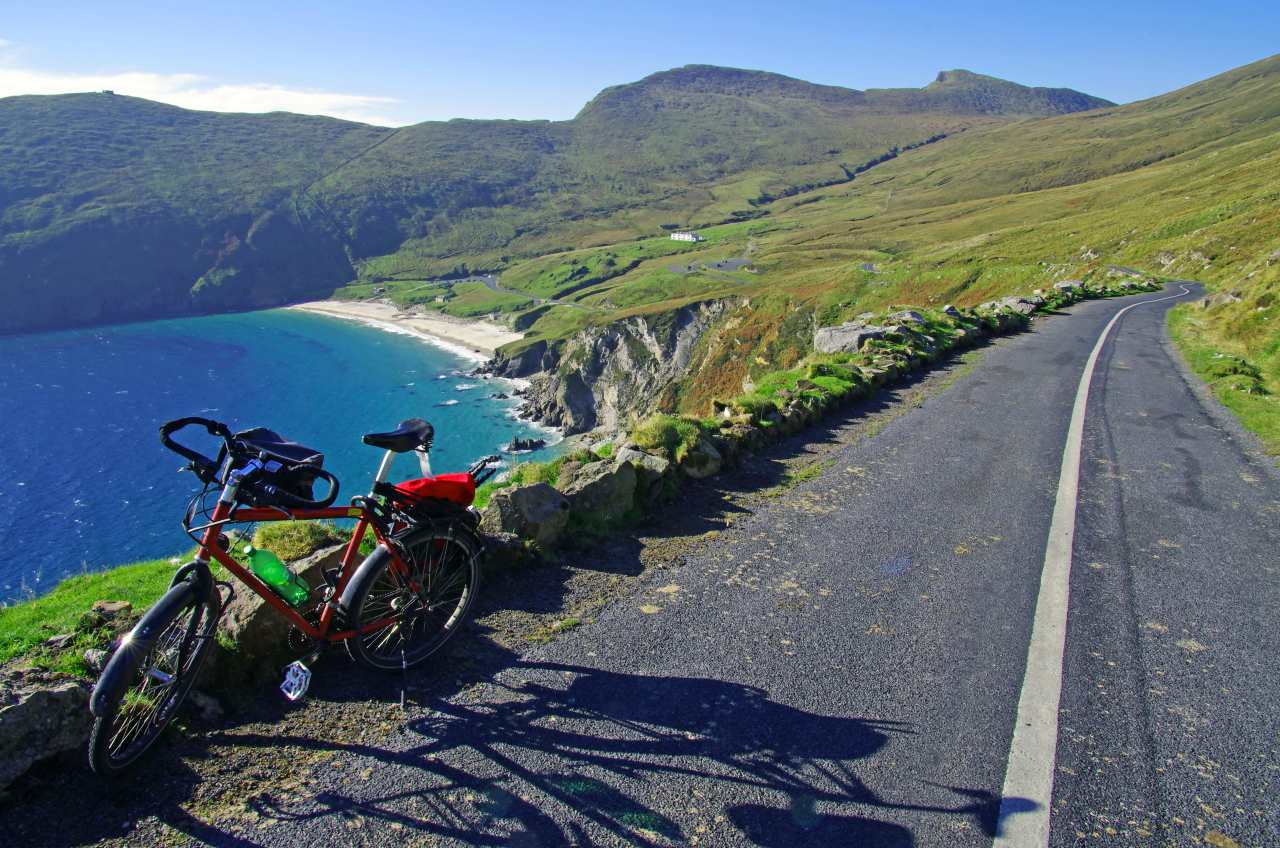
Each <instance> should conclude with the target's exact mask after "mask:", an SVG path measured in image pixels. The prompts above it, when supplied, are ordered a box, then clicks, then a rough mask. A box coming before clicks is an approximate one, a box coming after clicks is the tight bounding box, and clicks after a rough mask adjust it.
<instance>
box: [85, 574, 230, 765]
mask: <svg viewBox="0 0 1280 848" xmlns="http://www.w3.org/2000/svg"><path fill="white" fill-rule="evenodd" d="M220 606H221V603H220V599H219V596H218V591H217V589H216V588H214V589H212V590H211V591H210V593H209V595H208V597H205V598H201V597H198V593H197V592H196V591H193V590H192V588H191V586H189V585H188V584H185V583H184V584H179V585H177V586H175V587H173V588H172V589H170V590H169V592H168V594H166V595H165V596H164V597H163V598H162V599H161V600H160V602H159V603H157V604H156V605H155V607H153V608H152V611H151V612H148V613H147V615H146V616H144V617H143V620H142V621H140V622H139V623H138V625H137V626H136V627H134V629H133V630H132V631H131V632H130V633H129V635H128V636H127V637H125V639H124V640H122V641H121V644H120V646H119V647H118V648H117V649H116V654H117V655H120V654H121V652H127V651H133V652H136V653H138V654H141V656H140V657H137V658H136V659H135V658H134V657H131V656H129V655H128V654H125V655H123V656H113V658H112V661H111V664H109V665H108V667H107V669H106V670H105V671H104V672H103V680H104V681H105V680H106V679H107V678H108V675H110V674H112V673H113V672H115V673H121V674H126V675H127V679H126V682H125V683H124V685H123V686H122V687H121V688H120V690H119V691H118V692H115V693H113V694H109V695H107V696H106V697H105V698H104V700H103V702H102V703H101V704H99V705H97V709H96V718H95V719H94V722H93V730H92V733H91V734H90V737H89V765H90V767H91V768H92V769H93V770H94V771H95V772H97V773H98V774H101V775H114V774H116V773H118V772H120V771H122V770H124V769H125V768H127V767H128V766H129V765H131V764H132V763H133V762H134V761H135V760H137V759H138V757H140V756H142V754H143V753H144V752H145V751H146V750H147V749H148V748H150V747H151V744H152V743H153V742H155V740H156V738H157V737H159V735H160V733H161V732H162V731H163V730H164V729H165V727H166V726H168V724H169V722H170V721H172V720H173V717H174V715H175V714H176V713H177V711H178V707H179V706H180V705H181V704H182V700H183V698H185V697H186V695H187V692H188V691H190V689H191V685H192V684H193V683H194V682H195V678H196V675H197V672H198V671H199V670H200V664H201V663H202V662H203V661H204V658H205V655H206V654H207V653H208V649H209V644H210V643H211V642H212V641H213V631H214V628H215V627H217V624H218V610H219V608H220ZM151 634H155V635H154V638H152V636H151ZM117 661H119V662H121V663H127V664H128V665H123V666H119V667H116V668H114V669H113V666H115V664H116V663H117ZM130 665H131V666H132V667H130ZM99 685H102V683H101V682H100V683H99Z"/></svg>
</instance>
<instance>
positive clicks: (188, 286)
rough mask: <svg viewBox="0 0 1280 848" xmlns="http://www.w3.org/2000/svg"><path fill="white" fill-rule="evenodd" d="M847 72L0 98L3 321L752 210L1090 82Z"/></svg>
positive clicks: (344, 275)
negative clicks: (338, 111) (409, 107)
mask: <svg viewBox="0 0 1280 848" xmlns="http://www.w3.org/2000/svg"><path fill="white" fill-rule="evenodd" d="M942 78H943V81H941V82H937V83H934V84H932V85H930V86H928V87H926V88H924V89H902V90H893V91H879V92H876V91H873V92H859V91H855V90H852V89H843V88H836V87H831V86H818V85H813V84H811V83H806V82H802V81H800V80H794V79H790V78H787V77H782V76H778V75H776V74H767V73H763V72H758V71H739V70H733V69H725V68H714V67H709V66H690V67H686V68H680V69H676V70H673V71H667V72H663V73H659V74H654V75H653V76H650V77H648V78H646V79H644V80H641V81H640V82H637V83H633V84H630V85H625V86H617V87H614V88H611V89H607V90H606V91H604V92H602V93H601V94H600V95H599V96H598V97H596V98H595V99H594V100H592V102H591V103H589V104H588V105H587V106H586V107H585V108H584V109H583V110H582V112H581V114H579V115H578V116H577V117H576V118H575V119H573V120H571V121H563V122H545V121H449V122H431V123H424V124H418V125H415V126H411V127H405V128H402V129H399V130H390V129H385V128H379V127H369V126H364V125H360V124H353V123H349V122H344V121H338V120H333V119H328V118H310V117H302V116H297V115H288V114H270V115H232V114H214V113H201V112H191V111H187V110H183V109H178V108H175V107H170V106H164V105H161V104H157V103H151V102H147V101H143V100H138V99H135V98H130V97H121V96H115V95H110V94H81V95H65V96H56V97H13V98H6V99H3V100H0V298H3V300H4V303H5V306H6V308H5V309H4V310H3V311H0V332H14V331H22V330H31V329H42V328H52V327H62V326H73V325H78V324H91V323H96V322H107V321H119V320H127V319H138V318H148V317H157V316H162V315H175V314H184V313H191V312H200V311H217V310H224V309H236V308H249V307H255V306H264V305H271V304H278V303H283V302H288V301H290V300H297V299H299V298H304V297H313V296H319V295H324V294H326V293H328V292H329V291H331V290H332V289H333V288H334V287H335V286H336V285H339V284H341V283H344V282H348V281H350V280H352V279H355V278H359V279H361V280H381V279H396V278H400V279H410V278H422V277H428V276H433V275H439V274H444V273H451V272H460V271H462V270H463V269H464V268H472V269H474V268H477V267H481V268H496V267H504V266H506V265H509V264H510V263H511V262H512V261H513V260H515V259H518V258H522V257H531V256H537V255H540V254H544V253H547V252H551V251H553V250H556V249H565V248H576V247H580V246H583V245H584V244H586V245H589V244H604V243H609V242H612V241H617V240H619V239H622V238H633V237H636V236H639V235H644V234H650V233H653V232H660V229H659V228H660V226H661V225H662V224H668V225H671V226H676V225H686V224H689V223H698V222H704V221H707V220H723V219H727V218H732V217H734V216H735V215H736V216H738V217H749V216H751V215H754V214H757V207H758V206H760V205H762V204H766V203H767V202H769V200H770V199H771V198H773V197H775V196H781V195H785V194H787V193H791V192H795V191H797V190H798V189H800V188H803V187H805V186H811V185H817V184H823V183H834V182H838V181H843V180H847V179H849V177H850V175H851V174H852V173H853V172H855V171H856V170H857V169H858V168H860V167H864V166H865V165H866V164H867V163H868V162H871V161H873V160H876V159H877V158H879V157H883V156H885V155H886V154H891V153H892V152H894V151H896V150H898V149H899V148H905V147H907V146H910V145H913V144H918V143H920V142H923V141H927V140H929V139H935V138H937V137H941V136H950V135H954V134H956V133H960V132H963V131H968V130H973V129H975V128H982V127H989V126H992V125H995V124H998V123H1002V122H1007V121H1008V120H1010V119H1012V118H1020V117H1024V116H1026V115H1028V114H1056V113H1058V112H1061V111H1064V110H1068V109H1075V108H1088V107H1091V106H1096V105H1101V104H1104V101H1099V100H1096V99H1094V98H1089V97H1087V96H1085V95H1081V94H1078V93H1076V92H1070V91H1065V90H1061V91H1060V90H1043V89H1029V88H1025V87H1023V86H1019V85H1016V84H1013V83H1005V82H1002V81H999V80H993V79H990V78H986V77H979V76H977V75H974V74H968V73H967V72H948V73H947V74H944V75H942Z"/></svg>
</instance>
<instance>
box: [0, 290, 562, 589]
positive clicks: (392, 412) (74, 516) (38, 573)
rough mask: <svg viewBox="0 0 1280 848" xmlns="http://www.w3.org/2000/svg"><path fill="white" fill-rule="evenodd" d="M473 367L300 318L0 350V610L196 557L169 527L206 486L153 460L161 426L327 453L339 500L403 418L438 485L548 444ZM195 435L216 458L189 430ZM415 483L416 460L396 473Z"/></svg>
mask: <svg viewBox="0 0 1280 848" xmlns="http://www.w3.org/2000/svg"><path fill="white" fill-rule="evenodd" d="M475 366H476V362H475V361H474V360H469V359H466V358H463V357H461V356H458V355H456V354H454V353H452V352H450V351H448V350H444V349H441V348H439V347H436V346H433V345H431V344H429V343H427V342H425V341H423V340H422V339H420V338H416V337H413V336H408V335H399V334H396V333H391V332H386V331H383V330H379V329H376V328H373V327H368V326H365V325H362V324H359V323H356V322H352V321H344V320H342V319H340V318H330V317H327V316H323V315H315V314H311V313H305V312H299V311H296V310H271V311H266V312H254V313H247V314H239V315H220V316H212V317H205V318H190V319H181V320H173V321H155V322H149V323H143V324H130V325H124V326H114V327H105V328H96V329H90V330H75V331H67V332H58V333H47V334H40V335H25V336H9V337H0V602H7V601H12V600H15V599H19V598H23V597H29V596H31V595H38V594H41V593H43V592H46V591H48V590H49V589H51V588H53V586H54V585H56V584H57V582H58V581H59V580H60V579H61V578H63V577H65V576H67V575H71V574H79V573H81V572H83V571H93V570H97V569H101V568H106V567H110V566H113V565H120V564H124V563H128V562H134V561H137V560H142V559H154V558H158V557H166V556H178V555H180V554H182V553H184V552H186V551H187V550H189V549H190V547H191V543H190V541H189V540H188V539H187V537H186V535H185V534H184V533H183V532H182V528H181V525H180V523H179V522H180V521H181V518H182V514H183V510H184V508H185V506H186V503H187V500H188V498H189V497H190V496H191V494H193V493H194V491H195V489H196V487H197V486H198V484H197V481H196V479H195V477H193V476H192V475H190V474H178V473H176V469H177V468H178V467H179V465H180V464H181V459H180V458H179V457H178V456H176V455H175V454H172V453H170V452H169V451H167V450H165V449H164V448H163V447H161V445H160V441H159V437H158V432H159V427H160V425H161V424H162V423H164V422H165V421H168V420H170V419H174V418H180V417H183V416H189V415H200V416H204V417H207V418H213V419H216V420H220V421H224V422H226V423H227V424H229V425H231V427H232V429H233V430H239V429H247V428H249V427H253V426H265V427H269V428H271V429H273V430H275V431H277V432H279V433H280V434H282V435H284V436H286V437H287V438H290V439H292V440H294V441H298V442H302V443H303V444H305V445H308V446H309V447H313V448H316V449H318V450H321V451H323V452H324V454H325V467H326V468H327V469H329V470H330V471H332V472H334V473H335V474H337V475H338V478H339V480H340V481H341V483H342V490H341V493H340V495H339V502H345V501H346V500H347V499H349V498H350V497H351V496H352V495H356V494H363V493H365V492H367V491H368V490H369V486H370V483H371V482H372V479H373V474H374V471H375V470H376V467H377V462H378V460H379V459H380V458H381V453H380V451H377V450H375V449H374V448H371V447H367V446H365V445H363V444H362V443H361V441H360V437H361V435H362V434H364V433H366V432H372V431H380V430H389V429H392V428H394V427H395V426H396V425H397V424H398V423H399V422H400V421H402V420H403V419H405V418H414V417H417V418H426V419H427V420H428V421H430V422H432V424H434V425H435V429H436V441H435V449H434V450H433V451H432V465H433V469H434V470H435V471H436V472H442V471H458V470H464V469H465V468H466V467H467V466H469V465H470V464H471V463H472V462H473V461H475V460H476V459H478V458H479V457H481V456H485V455H487V454H491V453H497V452H498V451H499V449H500V448H501V447H503V446H505V445H506V444H507V443H509V442H510V441H511V439H512V438H513V437H515V436H521V437H529V436H536V437H540V438H545V439H547V440H548V441H551V442H554V441H555V438H556V437H554V436H549V435H548V434H547V432H546V431H543V430H540V429H538V428H536V427H535V426H533V425H530V424H526V423H523V422H520V421H517V420H515V418H514V406H515V404H516V401H514V400H499V399H494V398H492V397H491V395H493V394H497V393H505V394H510V393H511V388H512V387H511V385H510V384H509V383H506V382H504V381H499V380H484V379H480V378H475V377H469V376H467V373H468V372H469V371H471V370H473V369H474V368H475ZM187 434H192V435H191V437H190V438H191V439H192V440H193V442H195V443H199V444H201V445H204V446H206V447H207V449H208V450H210V451H211V450H214V449H216V443H210V440H209V439H208V437H207V436H203V438H204V441H203V442H199V439H200V438H201V435H203V433H202V431H200V430H199V429H198V428H192V429H189V430H186V431H184V434H183V435H184V436H185V435H187ZM196 434H200V435H196ZM547 450H548V452H551V451H554V448H549V449H547ZM418 474H419V472H418V470H417V463H416V461H415V460H414V458H413V457H412V456H404V457H401V458H399V459H398V460H397V464H396V466H395V468H394V470H393V477H394V478H395V479H405V478H409V477H415V476H418Z"/></svg>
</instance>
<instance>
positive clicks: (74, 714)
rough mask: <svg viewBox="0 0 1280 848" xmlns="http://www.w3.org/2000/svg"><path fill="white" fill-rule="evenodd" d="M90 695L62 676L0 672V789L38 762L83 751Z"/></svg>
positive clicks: (84, 686)
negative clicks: (79, 750)
mask: <svg viewBox="0 0 1280 848" xmlns="http://www.w3.org/2000/svg"><path fill="white" fill-rule="evenodd" d="M90 691H92V685H91V684H90V683H89V681H87V680H81V679H79V678H74V677H69V676H67V675H61V674H52V673H49V672H43V671H38V670H34V669H28V668H20V667H15V664H12V663H11V664H10V666H9V667H6V668H4V669H0V791H3V790H4V789H5V788H6V787H7V786H9V784H11V783H13V781H14V780H15V779H17V778H18V777H20V776H21V775H22V774H23V773H24V772H26V770H27V769H29V768H30V767H31V766H33V765H34V764H36V763H38V762H40V761H41V760H44V759H48V758H49V757H53V756H56V755H58V754H62V753H66V752H68V751H74V750H76V749H77V748H83V747H84V744H85V740H86V739H88V738H89V727H90V724H91V722H92V717H91V716H90V715H89V693H90Z"/></svg>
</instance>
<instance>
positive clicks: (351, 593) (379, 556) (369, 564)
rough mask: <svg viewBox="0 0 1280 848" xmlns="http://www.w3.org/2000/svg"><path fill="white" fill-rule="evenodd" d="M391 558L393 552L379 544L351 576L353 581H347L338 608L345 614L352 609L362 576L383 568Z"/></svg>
mask: <svg viewBox="0 0 1280 848" xmlns="http://www.w3.org/2000/svg"><path fill="white" fill-rule="evenodd" d="M390 558H391V551H389V550H387V548H386V546H385V545H382V544H378V545H377V546H375V547H374V549H373V550H372V551H370V552H369V555H368V556H367V557H365V558H364V562H362V563H360V565H359V566H358V567H357V568H356V570H355V573H354V574H352V575H351V579H350V580H348V581H347V585H346V588H344V589H343V590H342V597H341V598H339V599H338V606H339V608H340V609H342V611H343V612H346V611H347V610H349V609H351V605H352V604H353V603H355V600H356V595H355V589H356V587H358V586H359V585H360V582H361V581H360V577H361V575H363V574H365V573H366V572H369V571H373V570H375V569H379V568H382V564H383V563H384V562H386V561H387V560H388V559H390Z"/></svg>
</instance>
